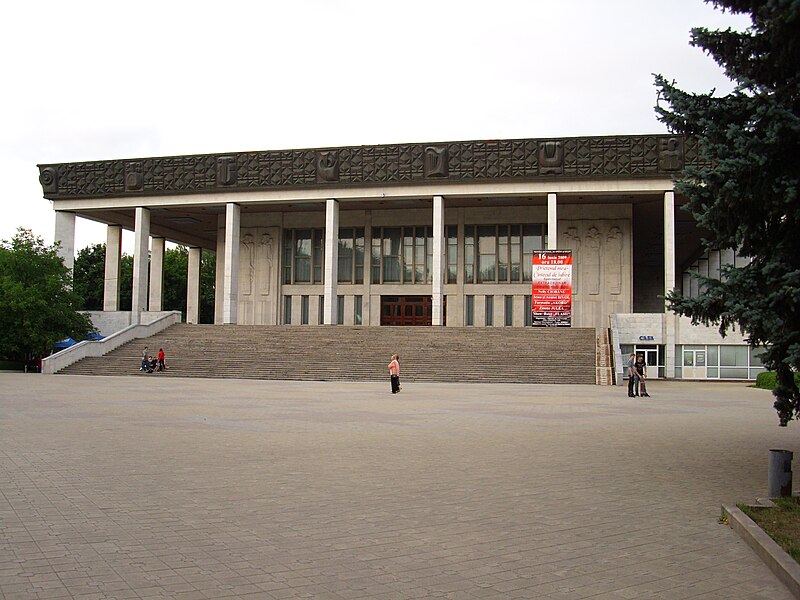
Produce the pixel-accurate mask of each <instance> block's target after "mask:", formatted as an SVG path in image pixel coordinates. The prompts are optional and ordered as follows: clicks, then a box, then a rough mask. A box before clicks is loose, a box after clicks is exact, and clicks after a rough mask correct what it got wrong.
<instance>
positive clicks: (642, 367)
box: [635, 354, 650, 398]
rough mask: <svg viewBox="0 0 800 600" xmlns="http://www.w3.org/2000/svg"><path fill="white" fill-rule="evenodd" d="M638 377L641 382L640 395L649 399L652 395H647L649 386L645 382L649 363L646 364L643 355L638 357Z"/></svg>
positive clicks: (636, 366)
mask: <svg viewBox="0 0 800 600" xmlns="http://www.w3.org/2000/svg"><path fill="white" fill-rule="evenodd" d="M635 368H636V377H637V378H638V380H639V395H640V396H644V397H645V398H649V397H650V394H648V393H647V386H646V385H645V383H644V380H645V379H647V363H646V362H644V356H642V355H641V354H640V355H639V356H637V357H636V365H635Z"/></svg>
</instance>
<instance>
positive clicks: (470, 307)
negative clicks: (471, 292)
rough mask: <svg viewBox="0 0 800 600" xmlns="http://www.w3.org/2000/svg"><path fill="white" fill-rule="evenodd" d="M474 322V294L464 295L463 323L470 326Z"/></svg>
mask: <svg viewBox="0 0 800 600" xmlns="http://www.w3.org/2000/svg"><path fill="white" fill-rule="evenodd" d="M474 324H475V296H465V297H464V325H466V326H467V327H472V326H473V325H474Z"/></svg>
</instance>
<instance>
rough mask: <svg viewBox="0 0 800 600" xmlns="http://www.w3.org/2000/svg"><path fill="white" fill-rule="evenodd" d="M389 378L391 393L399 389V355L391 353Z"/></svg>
mask: <svg viewBox="0 0 800 600" xmlns="http://www.w3.org/2000/svg"><path fill="white" fill-rule="evenodd" d="M388 367H389V380H390V381H391V382H392V393H393V394H396V393H398V392H399V391H400V356H398V355H397V354H392V362H390V363H389V365H388Z"/></svg>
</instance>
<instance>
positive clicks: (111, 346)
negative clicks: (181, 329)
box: [42, 310, 181, 375]
mask: <svg viewBox="0 0 800 600" xmlns="http://www.w3.org/2000/svg"><path fill="white" fill-rule="evenodd" d="M180 322H181V311H179V310H173V311H171V312H170V313H169V314H166V315H164V316H162V317H159V318H158V319H156V320H154V321H152V322H150V323H147V324H146V325H138V324H136V325H128V326H127V327H125V328H124V329H120V330H119V331H117V332H116V333H112V334H111V335H109V336H107V337H105V338H103V339H102V340H84V341H82V342H78V343H77V344H75V345H74V346H70V347H69V348H65V349H64V350H61V351H60V352H56V353H55V354H51V355H50V356H48V357H46V358H43V359H42V373H46V374H50V375H52V374H53V373H58V372H59V371H60V370H61V369H66V368H67V367H68V366H70V365H71V364H74V363H76V362H78V361H79V360H83V359H84V358H86V357H88V356H103V355H105V354H108V353H109V352H111V351H112V350H115V349H117V348H119V347H120V346H122V345H123V344H127V343H128V342H130V341H132V340H135V339H139V338H147V337H150V336H152V335H155V334H157V333H159V332H160V331H163V330H165V329H166V328H167V327H170V326H171V325H175V324H176V323H180Z"/></svg>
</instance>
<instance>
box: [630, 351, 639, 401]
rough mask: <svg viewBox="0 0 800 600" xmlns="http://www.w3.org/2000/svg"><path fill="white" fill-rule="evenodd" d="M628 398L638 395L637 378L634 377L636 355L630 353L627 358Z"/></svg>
mask: <svg viewBox="0 0 800 600" xmlns="http://www.w3.org/2000/svg"><path fill="white" fill-rule="evenodd" d="M627 369H628V398H635V397H636V396H638V395H639V386H638V383H639V382H638V378H637V376H636V355H635V354H634V353H633V352H631V355H630V357H628V363H627Z"/></svg>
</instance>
